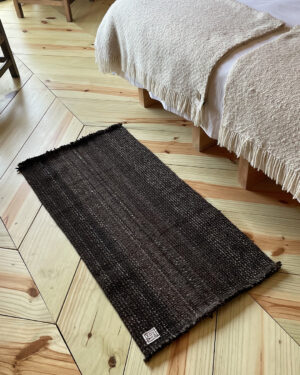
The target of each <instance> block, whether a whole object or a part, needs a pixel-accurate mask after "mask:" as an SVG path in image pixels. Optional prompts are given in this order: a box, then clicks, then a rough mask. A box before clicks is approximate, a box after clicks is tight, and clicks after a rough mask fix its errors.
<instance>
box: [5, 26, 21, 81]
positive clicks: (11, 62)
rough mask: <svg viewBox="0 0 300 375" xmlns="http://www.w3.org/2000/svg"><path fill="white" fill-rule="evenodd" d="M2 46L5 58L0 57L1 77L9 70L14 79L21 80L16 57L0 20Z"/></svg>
mask: <svg viewBox="0 0 300 375" xmlns="http://www.w3.org/2000/svg"><path fill="white" fill-rule="evenodd" d="M0 46H1V50H2V53H3V55H4V56H3V57H0V64H1V65H0V77H2V76H3V74H4V73H5V72H6V71H7V69H9V71H10V74H11V75H12V77H14V78H19V77H20V75H19V71H18V68H17V65H16V62H15V59H14V56H13V54H12V52H11V49H10V46H9V43H8V40H7V37H6V34H5V31H4V28H3V25H2V22H1V20H0Z"/></svg>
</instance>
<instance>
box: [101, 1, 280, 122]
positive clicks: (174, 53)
mask: <svg viewBox="0 0 300 375" xmlns="http://www.w3.org/2000/svg"><path fill="white" fill-rule="evenodd" d="M281 24H282V22H281V21H278V20H276V19H274V18H273V17H271V16H270V15H268V14H265V13H261V12H258V11H256V10H254V9H250V8H248V7H247V6H246V5H244V4H241V3H239V2H237V1H235V0H117V1H115V2H114V3H113V5H112V6H111V7H110V9H109V10H108V12H107V13H106V15H105V17H104V18H103V21H102V23H101V25H100V27H99V29H98V32H97V37H96V42H95V47H96V60H97V62H98V65H99V67H100V70H101V71H102V72H104V73H110V72H115V73H117V74H119V75H121V76H126V77H127V78H128V79H130V80H131V81H135V82H138V83H139V84H141V85H142V86H143V87H144V88H146V89H147V90H148V91H151V92H152V93H153V94H154V95H155V96H156V97H158V98H160V99H161V100H163V101H164V102H165V103H166V105H167V106H168V107H170V108H174V109H175V110H176V111H177V112H178V113H185V114H186V115H188V116H189V117H190V118H191V119H192V121H193V122H194V124H195V125H198V126H199V125H200V124H201V109H202V106H203V104H204V102H205V96H206V90H207V83H208V79H209V76H210V74H211V72H212V69H213V68H214V67H215V65H216V63H217V62H218V61H219V60H220V59H221V58H222V57H223V56H224V55H225V54H226V53H227V52H228V51H230V50H231V49H233V48H234V47H236V46H238V45H241V44H243V43H245V42H246V41H249V40H251V39H254V38H257V37H259V36H261V35H264V34H266V33H268V32H270V31H272V30H275V29H277V28H279V27H280V26H281Z"/></svg>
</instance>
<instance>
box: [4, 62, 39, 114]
mask: <svg viewBox="0 0 300 375" xmlns="http://www.w3.org/2000/svg"><path fill="white" fill-rule="evenodd" d="M15 60H16V64H17V66H18V69H19V73H20V78H12V76H11V75H10V72H9V71H7V72H6V73H5V74H4V75H3V76H2V77H1V86H0V113H1V112H2V111H3V110H4V108H5V107H6V106H7V105H8V104H9V103H10V102H11V100H12V99H13V98H14V97H15V96H16V95H17V93H18V92H19V90H20V88H21V87H23V86H24V85H25V83H26V82H27V81H28V79H29V78H30V77H31V76H32V72H31V71H30V70H29V69H28V68H27V66H26V65H24V64H23V63H22V62H21V61H20V60H19V59H18V58H17V57H16V56H15Z"/></svg>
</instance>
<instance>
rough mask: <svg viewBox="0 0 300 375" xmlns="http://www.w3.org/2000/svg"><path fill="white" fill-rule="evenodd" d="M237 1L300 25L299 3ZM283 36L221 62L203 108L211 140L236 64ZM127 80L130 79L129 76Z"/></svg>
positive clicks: (295, 0)
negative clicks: (242, 58)
mask: <svg viewBox="0 0 300 375" xmlns="http://www.w3.org/2000/svg"><path fill="white" fill-rule="evenodd" d="M238 1H239V2H241V3H244V4H246V5H248V6H249V7H251V8H254V9H257V10H259V11H262V12H266V13H269V14H271V15H272V16H274V17H276V18H278V19H280V20H282V21H284V22H285V23H286V25H287V26H289V27H292V26H296V25H300V0H238ZM280 34H281V33H276V34H273V35H272V36H271V37H266V38H263V40H261V41H259V42H252V43H249V44H248V45H247V47H240V48H238V49H237V50H236V51H235V52H234V53H231V54H230V55H228V56H227V57H226V58H225V59H223V60H222V62H221V63H220V64H219V65H218V67H217V68H216V70H215V72H214V74H213V75H212V76H211V79H210V82H209V86H208V97H207V102H206V104H205V106H204V108H205V110H204V113H203V124H202V127H203V129H204V130H205V131H206V133H207V134H208V135H209V136H210V137H212V138H215V139H217V138H218V133H219V129H220V120H221V116H222V108H223V96H224V86H225V82H226V78H227V75H228V73H229V71H230V70H231V68H232V66H233V64H234V63H235V62H236V60H237V59H238V58H239V57H240V56H242V55H244V54H245V53H247V52H249V51H251V50H253V49H254V48H257V47H258V46H259V45H261V44H263V43H266V42H267V41H269V40H271V39H274V38H277V37H278V36H279V35H280ZM125 78H127V79H128V77H125ZM130 82H131V83H132V84H133V85H135V86H137V87H142V86H141V85H140V84H139V83H138V82H132V81H130ZM150 96H152V98H154V99H157V100H159V101H160V102H161V103H162V105H163V106H164V108H165V109H166V110H168V111H170V112H173V113H176V111H175V110H174V109H172V108H168V107H167V106H166V105H165V103H164V102H163V101H161V100H160V99H159V98H156V97H154V96H153V95H152V94H151V93H150ZM177 114H178V113H177ZM179 115H180V116H183V117H185V118H187V119H188V120H189V118H188V117H187V116H186V115H184V114H183V113H180V114H179Z"/></svg>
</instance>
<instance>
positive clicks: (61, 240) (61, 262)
mask: <svg viewBox="0 0 300 375" xmlns="http://www.w3.org/2000/svg"><path fill="white" fill-rule="evenodd" d="M20 253H21V254H22V257H23V259H24V261H25V263H26V265H27V267H28V269H29V271H30V273H31V274H32V276H33V278H34V280H35V282H36V284H37V285H38V287H39V290H40V292H41V293H42V296H43V298H44V300H45V302H46V304H47V306H48V309H49V311H50V313H51V315H52V317H53V319H54V321H56V320H57V317H58V314H59V312H60V309H61V307H62V305H63V302H64V299H65V297H66V295H67V292H68V289H69V287H70V284H71V281H72V279H73V276H74V274H75V271H76V268H77V265H78V262H79V256H78V254H77V252H76V251H75V249H74V248H73V246H72V245H71V244H70V242H69V241H68V240H67V238H66V237H65V235H64V234H63V233H62V231H61V230H60V229H59V228H58V226H57V225H56V224H55V222H54V221H53V219H52V218H51V217H50V215H49V214H48V212H47V211H46V210H45V209H44V208H43V207H42V209H41V210H40V211H39V213H38V214H37V216H36V218H35V220H34V222H33V224H32V226H31V227H30V230H29V231H28V233H27V235H26V237H25V239H24V241H23V243H22V245H21V247H20Z"/></svg>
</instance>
